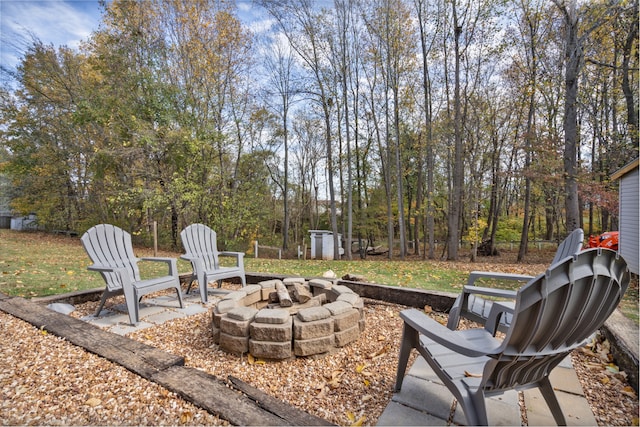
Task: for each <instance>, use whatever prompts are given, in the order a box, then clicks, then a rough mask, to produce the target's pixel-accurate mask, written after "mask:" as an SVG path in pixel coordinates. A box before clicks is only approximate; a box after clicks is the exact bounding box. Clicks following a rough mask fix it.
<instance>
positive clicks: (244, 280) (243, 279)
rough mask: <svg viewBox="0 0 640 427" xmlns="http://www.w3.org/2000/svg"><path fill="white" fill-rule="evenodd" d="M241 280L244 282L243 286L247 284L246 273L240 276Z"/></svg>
mask: <svg viewBox="0 0 640 427" xmlns="http://www.w3.org/2000/svg"><path fill="white" fill-rule="evenodd" d="M240 281H241V282H242V286H243V287H244V286H247V278H246V277H245V275H244V274H243V275H242V276H240Z"/></svg>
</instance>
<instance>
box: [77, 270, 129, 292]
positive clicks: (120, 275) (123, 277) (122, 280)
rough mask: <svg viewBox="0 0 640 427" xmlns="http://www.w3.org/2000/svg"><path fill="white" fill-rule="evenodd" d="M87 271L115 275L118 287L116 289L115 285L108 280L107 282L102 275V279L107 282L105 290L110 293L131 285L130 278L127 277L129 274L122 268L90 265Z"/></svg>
mask: <svg viewBox="0 0 640 427" xmlns="http://www.w3.org/2000/svg"><path fill="white" fill-rule="evenodd" d="M87 270H89V271H97V272H100V273H115V275H116V277H117V280H118V282H119V287H117V285H116V284H114V283H113V282H111V281H110V280H107V279H106V277H105V276H104V275H103V277H104V278H105V280H106V281H107V288H108V289H109V290H110V291H113V290H116V289H121V288H123V287H124V286H125V285H127V286H128V285H131V283H132V281H131V277H130V276H129V272H128V271H127V269H126V268H124V267H113V266H109V265H99V264H92V265H90V266H88V267H87Z"/></svg>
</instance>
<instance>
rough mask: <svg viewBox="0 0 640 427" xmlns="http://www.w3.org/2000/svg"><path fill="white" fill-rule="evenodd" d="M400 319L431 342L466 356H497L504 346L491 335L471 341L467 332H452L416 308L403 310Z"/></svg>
mask: <svg viewBox="0 0 640 427" xmlns="http://www.w3.org/2000/svg"><path fill="white" fill-rule="evenodd" d="M400 317H402V319H403V320H404V322H405V327H406V326H407V325H408V326H410V327H411V328H412V329H414V330H415V331H417V332H418V333H419V334H422V335H424V336H425V337H427V338H429V339H430V340H432V341H435V342H436V343H438V344H440V345H443V346H445V347H447V348H448V349H450V350H453V351H455V352H458V353H460V354H464V355H465V356H469V357H479V356H486V355H489V354H495V353H496V352H497V351H498V349H499V348H500V347H501V346H502V342H501V341H499V340H498V339H496V338H493V337H492V336H490V335H489V334H487V339H482V340H478V339H473V340H469V339H467V338H466V337H465V336H464V332H465V331H452V330H451V329H449V328H447V327H445V326H443V325H441V324H440V323H438V322H436V321H435V320H433V319H431V318H430V317H429V316H427V315H426V314H424V313H423V312H421V311H419V310H416V309H415V308H412V309H408V310H403V311H402V312H400ZM467 332H468V331H467ZM479 344H480V345H479Z"/></svg>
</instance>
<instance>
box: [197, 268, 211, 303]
mask: <svg viewBox="0 0 640 427" xmlns="http://www.w3.org/2000/svg"><path fill="white" fill-rule="evenodd" d="M207 280H208V279H207V276H205V274H204V272H202V274H199V275H198V286H199V287H200V301H201V302H202V303H203V304H206V303H207V302H208V301H209V295H208V294H207Z"/></svg>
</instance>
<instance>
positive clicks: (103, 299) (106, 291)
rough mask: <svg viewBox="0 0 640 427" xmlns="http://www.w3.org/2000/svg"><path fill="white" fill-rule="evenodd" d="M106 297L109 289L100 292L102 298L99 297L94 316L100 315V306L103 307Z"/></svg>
mask: <svg viewBox="0 0 640 427" xmlns="http://www.w3.org/2000/svg"><path fill="white" fill-rule="evenodd" d="M107 298H109V290H108V289H105V290H104V292H103V293H102V298H100V305H99V306H98V310H97V311H96V314H95V316H96V317H98V316H100V312H101V311H102V308H103V307H104V303H105V302H106V301H107Z"/></svg>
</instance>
